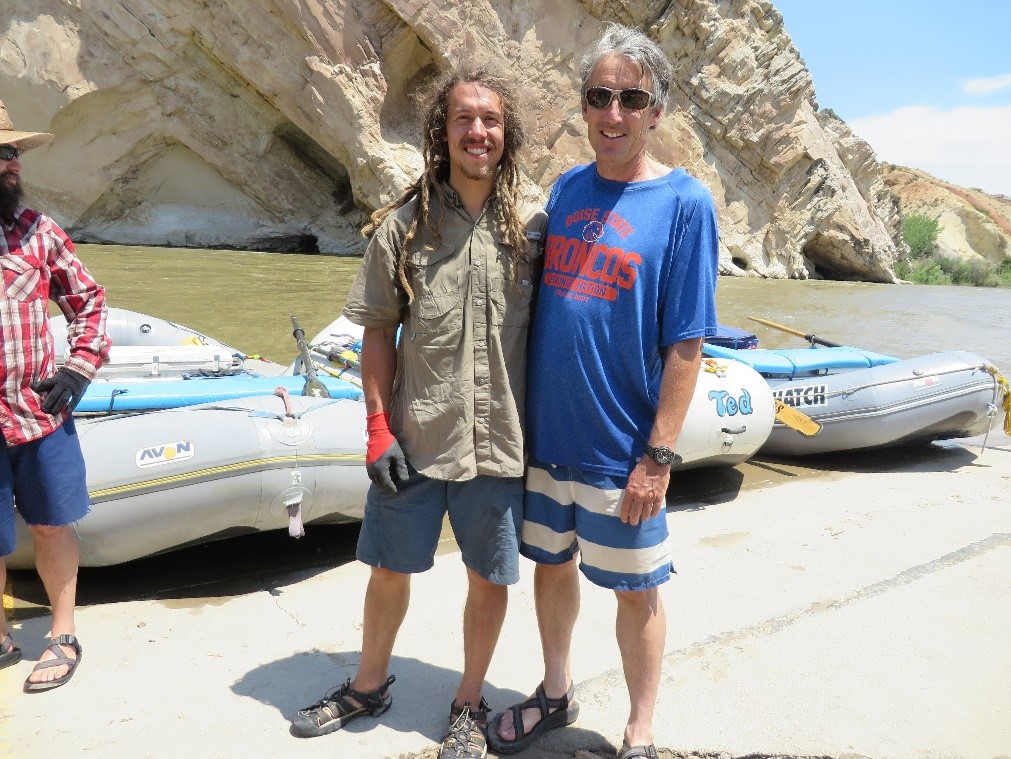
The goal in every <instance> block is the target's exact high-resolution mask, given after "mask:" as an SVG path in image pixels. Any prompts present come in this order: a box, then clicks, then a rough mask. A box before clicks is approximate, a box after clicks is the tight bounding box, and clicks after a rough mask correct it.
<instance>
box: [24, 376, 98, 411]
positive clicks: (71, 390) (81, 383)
mask: <svg viewBox="0 0 1011 759" xmlns="http://www.w3.org/2000/svg"><path fill="white" fill-rule="evenodd" d="M90 384H91V380H90V379H88V378H87V377H85V376H83V375H80V374H78V373H77V372H75V371H73V370H72V369H68V368H67V367H65V366H64V367H61V368H60V369H57V371H56V374H54V375H53V376H52V377H50V378H49V379H44V380H39V381H38V382H36V383H35V384H34V385H32V390H34V391H35V392H36V393H38V394H39V395H42V396H45V397H44V398H43V399H42V410H43V411H45V412H46V413H47V414H58V413H59V412H60V411H62V410H63V407H64V406H66V407H67V412H68V413H70V412H72V411H73V410H74V409H75V408H77V404H78V403H80V402H81V398H82V397H83V396H84V391H85V390H87V389H88V385H90Z"/></svg>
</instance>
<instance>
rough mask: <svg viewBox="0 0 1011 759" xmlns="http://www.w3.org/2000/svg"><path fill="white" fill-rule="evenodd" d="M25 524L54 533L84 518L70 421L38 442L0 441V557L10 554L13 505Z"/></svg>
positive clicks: (84, 485) (84, 488)
mask: <svg viewBox="0 0 1011 759" xmlns="http://www.w3.org/2000/svg"><path fill="white" fill-rule="evenodd" d="M15 504H17V509H18V511H19V512H20V513H21V516H22V517H23V518H24V520H25V522H27V523H28V524H30V525H32V524H35V525H49V526H53V527H58V526H61V525H65V524H70V523H71V522H76V521H77V520H78V519H81V518H82V517H83V516H84V515H85V514H87V513H88V508H89V506H90V499H89V498H88V482H87V477H86V475H85V471H84V454H82V453H81V444H80V441H79V440H78V438H77V429H76V428H75V427H74V420H73V418H68V419H67V421H66V422H64V423H63V424H62V425H60V427H58V428H57V429H56V430H55V431H54V432H52V433H51V434H49V435H46V436H45V437H43V438H39V439H38V440H32V441H30V442H28V443H22V444H21V445H15V446H13V447H8V446H7V443H6V441H4V439H3V437H2V436H0V556H8V555H10V554H12V553H14V548H15V547H16V544H17V533H16V531H15V529H14V505H15Z"/></svg>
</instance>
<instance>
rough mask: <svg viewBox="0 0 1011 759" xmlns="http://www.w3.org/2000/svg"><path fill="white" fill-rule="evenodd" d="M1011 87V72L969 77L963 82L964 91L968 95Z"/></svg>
mask: <svg viewBox="0 0 1011 759" xmlns="http://www.w3.org/2000/svg"><path fill="white" fill-rule="evenodd" d="M1009 87H1011V74H1003V75H1002V76H991V77H987V78H985V79H967V80H966V81H964V82H962V92H964V93H966V94H967V95H989V94H990V93H991V92H1000V91H1001V90H1006V89H1008V88H1009Z"/></svg>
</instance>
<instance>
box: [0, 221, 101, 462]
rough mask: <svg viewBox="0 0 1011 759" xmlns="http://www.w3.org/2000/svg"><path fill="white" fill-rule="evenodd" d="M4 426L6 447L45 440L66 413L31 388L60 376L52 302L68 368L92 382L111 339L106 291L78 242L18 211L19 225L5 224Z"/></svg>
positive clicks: (1, 319)
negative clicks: (60, 319)
mask: <svg viewBox="0 0 1011 759" xmlns="http://www.w3.org/2000/svg"><path fill="white" fill-rule="evenodd" d="M0 229H2V231H3V236H2V237H0V265H2V267H3V275H4V281H3V293H2V295H0V326H2V328H3V333H2V338H0V340H2V342H0V347H2V350H3V355H2V356H0V381H2V382H3V391H2V392H0V425H2V426H3V434H4V439H5V440H6V441H7V445H18V444H19V443H26V442H28V441H29V440H37V439H38V438H41V437H45V436H46V435H48V434H49V433H51V432H52V431H53V430H55V429H56V428H58V427H59V426H60V425H61V424H63V422H64V420H65V419H66V416H67V414H66V412H60V413H59V414H57V415H56V416H52V415H50V414H47V413H46V412H45V411H43V410H42V409H41V407H40V406H39V401H40V398H39V395H38V394H37V393H36V392H35V391H34V390H32V389H31V388H30V387H29V386H30V385H31V384H32V383H33V382H37V381H39V380H41V379H45V378H47V377H49V376H51V375H53V374H55V372H56V353H55V349H54V346H53V336H52V334H51V333H50V331H49V301H50V300H52V301H53V302H55V303H56V304H57V305H58V306H59V307H60V310H61V311H63V315H64V316H65V317H66V319H67V322H68V327H67V340H68V342H69V343H70V353H69V355H68V357H67V362H66V366H67V367H68V368H69V369H73V370H74V371H75V372H77V373H78V374H81V375H83V376H85V377H88V378H89V379H92V378H94V376H95V373H96V372H97V371H98V370H99V368H100V367H101V366H102V364H104V363H106V362H107V361H108V360H109V339H108V337H107V336H106V334H105V320H106V315H107V309H106V306H105V288H104V287H102V286H101V285H98V284H96V283H95V280H93V279H92V278H91V274H89V273H88V270H87V269H86V268H85V267H84V264H83V263H82V262H81V260H80V259H79V258H78V257H77V255H76V254H75V253H74V244H73V243H72V242H71V241H70V238H69V237H67V235H66V233H65V232H64V231H63V230H62V229H60V228H59V227H58V226H57V225H56V222H54V221H53V220H52V219H50V218H49V217H48V216H45V215H43V214H40V213H39V212H37V211H32V210H30V209H28V208H24V207H18V208H16V209H15V211H14V221H13V223H12V222H9V221H6V220H0Z"/></svg>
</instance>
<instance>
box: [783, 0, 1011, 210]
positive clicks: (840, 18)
mask: <svg viewBox="0 0 1011 759" xmlns="http://www.w3.org/2000/svg"><path fill="white" fill-rule="evenodd" d="M773 5H775V6H776V8H777V9H778V10H779V12H780V13H782V14H783V22H784V26H785V27H786V31H787V33H788V34H789V35H790V37H791V38H792V39H793V44H794V45H795V46H796V48H797V49H798V50H799V51H800V54H801V56H802V57H803V58H804V62H805V63H806V64H807V68H808V70H809V71H810V72H811V76H812V78H813V79H814V87H815V93H816V95H817V99H818V105H819V106H820V107H821V108H831V109H832V110H833V111H835V113H836V114H837V115H838V116H839V117H840V118H841V119H843V121H845V122H846V123H847V124H848V125H849V126H850V128H852V129H853V131H854V132H856V133H857V134H858V135H860V136H861V137H863V138H864V139H865V140H867V142H868V143H870V145H871V147H872V148H874V151H875V153H876V154H877V156H878V159H879V160H881V161H887V162H891V163H897V164H901V165H903V166H912V167H914V168H918V169H923V170H924V171H927V172H929V173H931V174H933V175H934V176H936V177H938V178H939V179H943V180H946V181H948V182H952V183H954V184H957V185H961V186H963V187H979V188H981V189H983V190H986V191H987V192H991V193H1000V194H1004V195H1008V196H1011V1H1009V0H958V1H957V2H954V3H953V2H950V1H948V2H941V0H773Z"/></svg>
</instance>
